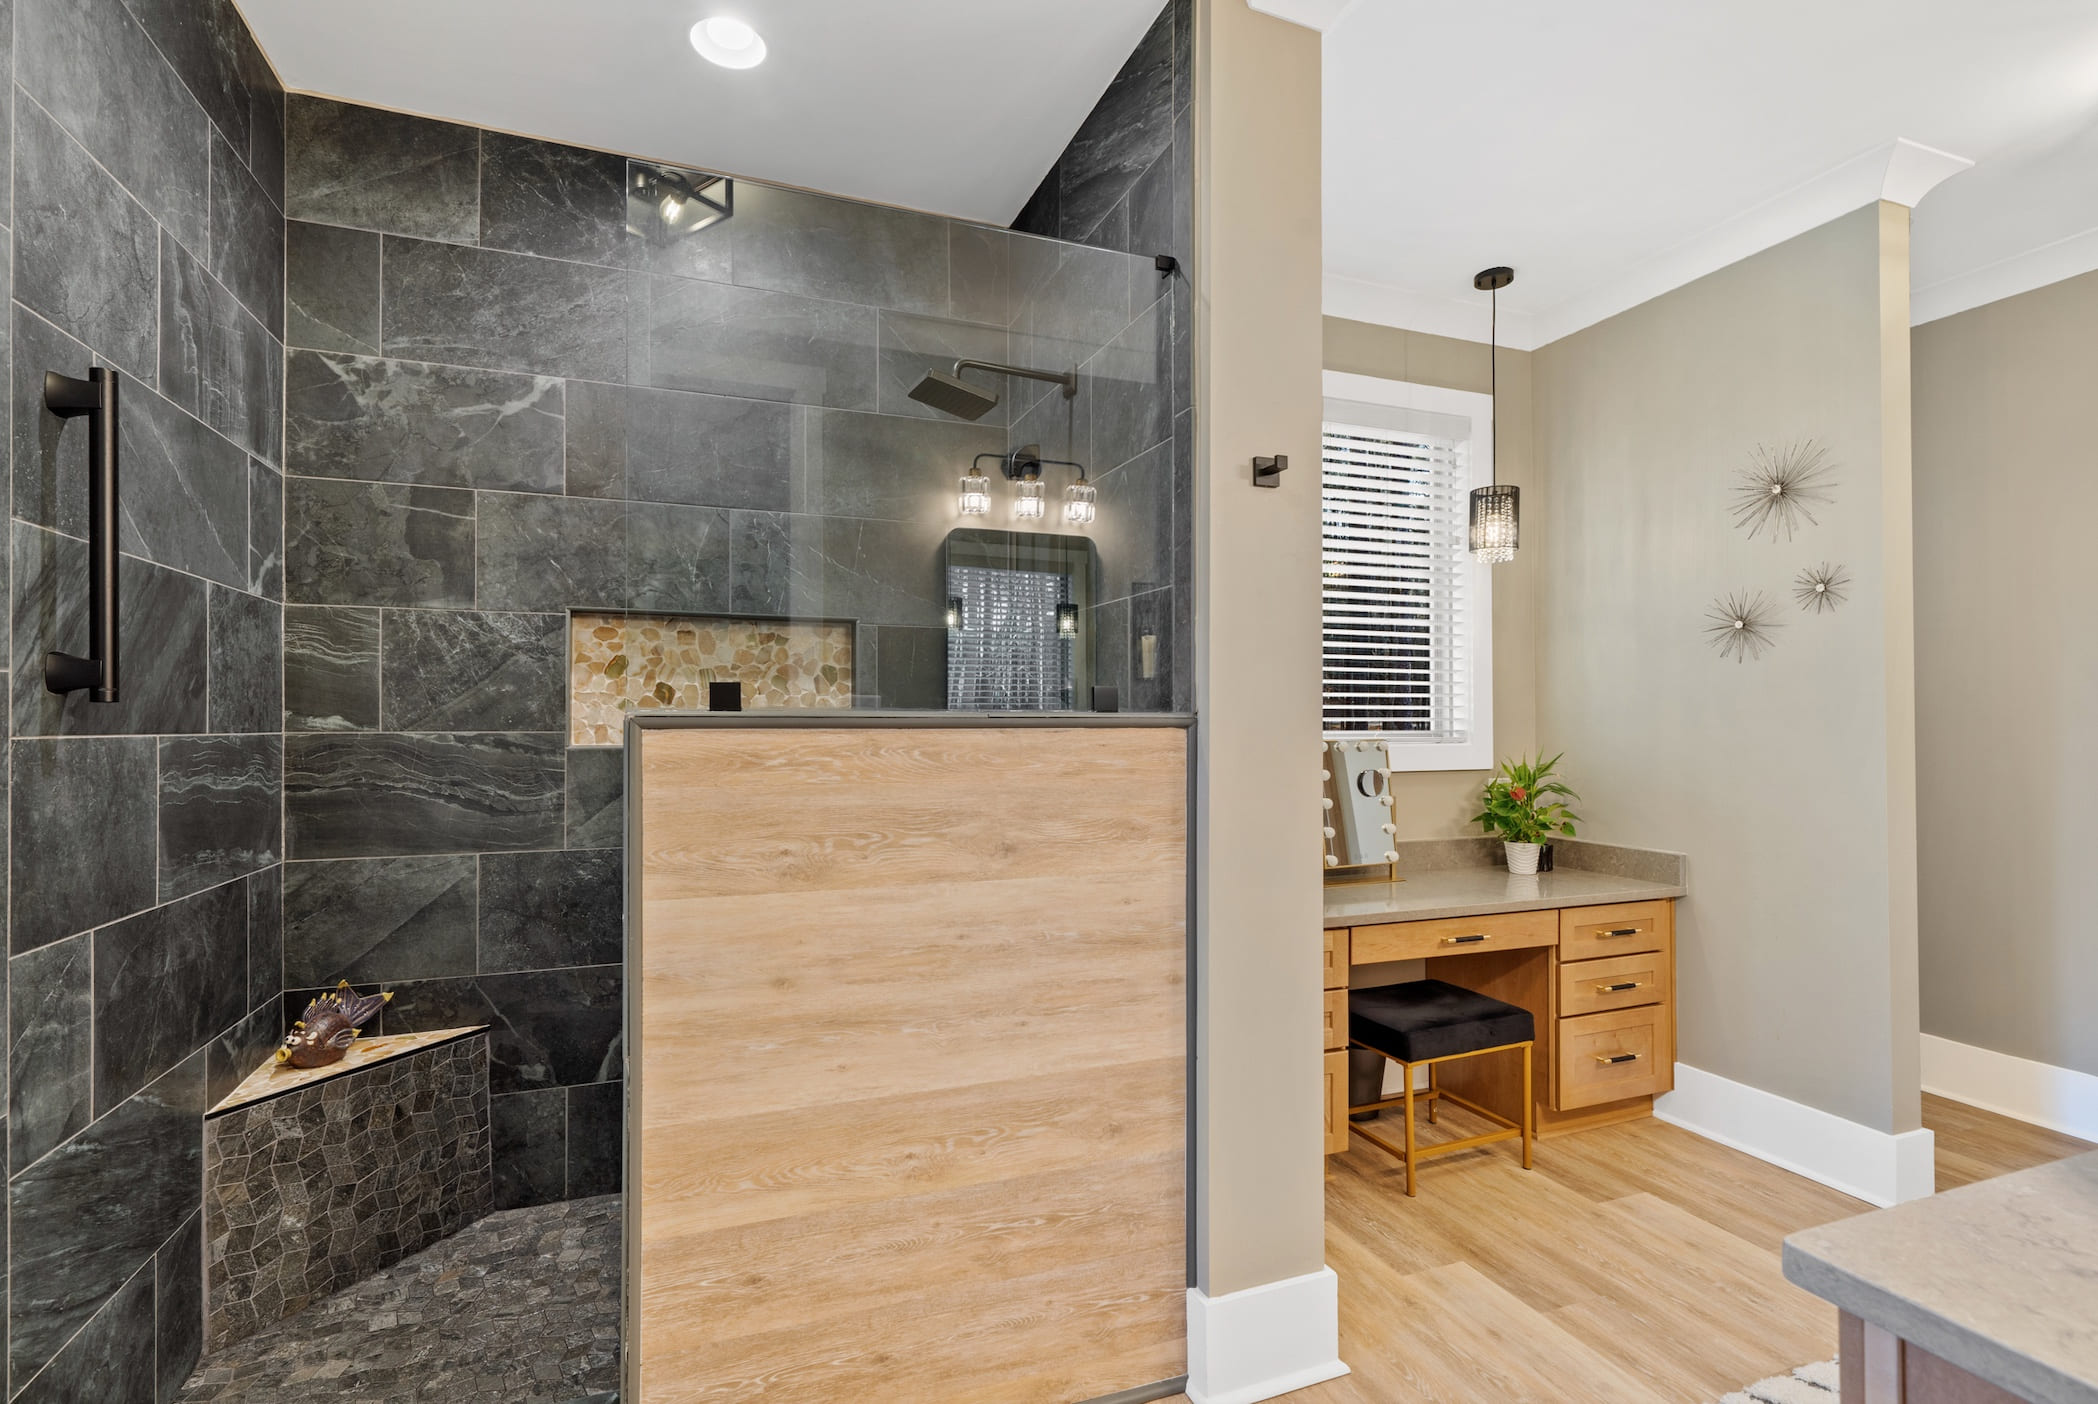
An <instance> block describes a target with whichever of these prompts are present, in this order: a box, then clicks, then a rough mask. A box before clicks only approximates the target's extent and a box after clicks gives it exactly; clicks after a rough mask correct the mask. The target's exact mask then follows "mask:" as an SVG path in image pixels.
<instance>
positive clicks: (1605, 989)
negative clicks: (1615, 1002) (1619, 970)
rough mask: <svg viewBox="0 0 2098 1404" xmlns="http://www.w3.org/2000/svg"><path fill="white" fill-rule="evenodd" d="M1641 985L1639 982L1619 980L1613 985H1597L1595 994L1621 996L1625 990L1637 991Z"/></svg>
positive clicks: (1641, 982)
mask: <svg viewBox="0 0 2098 1404" xmlns="http://www.w3.org/2000/svg"><path fill="white" fill-rule="evenodd" d="M1643 983H1644V982H1643V981H1640V980H1619V981H1618V982H1617V983H1616V984H1614V985H1597V986H1596V987H1595V992H1596V993H1597V994H1623V993H1624V992H1625V991H1626V990H1636V989H1638V988H1639V987H1640V985H1641V984H1643Z"/></svg>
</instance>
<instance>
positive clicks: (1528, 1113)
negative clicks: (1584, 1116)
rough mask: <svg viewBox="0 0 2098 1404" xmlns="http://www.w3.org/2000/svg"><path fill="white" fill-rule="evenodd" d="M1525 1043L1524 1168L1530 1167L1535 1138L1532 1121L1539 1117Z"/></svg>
mask: <svg viewBox="0 0 2098 1404" xmlns="http://www.w3.org/2000/svg"><path fill="white" fill-rule="evenodd" d="M1532 1046H1533V1045H1531V1044H1528V1043H1525V1044H1524V1045H1523V1169H1525V1170H1527V1169H1529V1168H1530V1142H1531V1141H1532V1140H1533V1139H1534V1133H1533V1132H1532V1130H1531V1123H1532V1122H1534V1121H1535V1120H1536V1119H1537V1098H1536V1097H1535V1096H1534V1095H1533V1094H1532V1093H1531V1091H1530V1049H1531V1048H1532Z"/></svg>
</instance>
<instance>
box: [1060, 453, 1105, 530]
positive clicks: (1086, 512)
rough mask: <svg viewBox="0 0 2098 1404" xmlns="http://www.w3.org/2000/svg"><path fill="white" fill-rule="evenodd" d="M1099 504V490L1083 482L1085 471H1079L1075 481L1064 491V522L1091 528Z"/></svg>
mask: <svg viewBox="0 0 2098 1404" xmlns="http://www.w3.org/2000/svg"><path fill="white" fill-rule="evenodd" d="M1099 504H1100V489H1098V488H1096V487H1094V486H1093V485H1092V484H1091V483H1089V482H1087V481H1086V480H1085V469H1083V468H1081V469H1079V470H1078V478H1077V480H1076V481H1074V482H1073V483H1072V484H1071V485H1070V486H1069V487H1067V488H1065V489H1064V520H1065V521H1066V522H1068V523H1070V524H1071V525H1072V526H1078V527H1082V526H1091V525H1092V524H1093V516H1094V514H1095V513H1096V512H1097V511H1098V510H1099Z"/></svg>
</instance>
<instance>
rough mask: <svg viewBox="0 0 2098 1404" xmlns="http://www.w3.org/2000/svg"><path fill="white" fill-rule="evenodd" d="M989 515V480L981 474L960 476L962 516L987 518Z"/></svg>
mask: <svg viewBox="0 0 2098 1404" xmlns="http://www.w3.org/2000/svg"><path fill="white" fill-rule="evenodd" d="M990 514H991V480H990V479H989V478H986V477H985V476H984V475H983V474H981V473H964V474H962V515H963V516H965V517H987V516H989V515H990Z"/></svg>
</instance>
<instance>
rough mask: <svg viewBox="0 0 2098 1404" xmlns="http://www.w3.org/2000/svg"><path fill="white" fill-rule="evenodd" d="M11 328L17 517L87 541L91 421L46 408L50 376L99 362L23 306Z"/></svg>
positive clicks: (82, 369) (77, 373)
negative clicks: (62, 416) (64, 416)
mask: <svg viewBox="0 0 2098 1404" xmlns="http://www.w3.org/2000/svg"><path fill="white" fill-rule="evenodd" d="M0 106H5V104H0ZM11 327H12V331H13V340H12V341H11V342H10V349H11V352H12V356H11V360H12V362H13V364H12V366H11V368H10V375H9V386H8V388H9V401H10V410H11V413H12V417H13V421H14V424H13V443H14V514H15V516H17V517H19V518H20V519H22V520H23V521H25V522H34V523H36V524H37V525H38V526H47V527H53V528H55V529H57V530H59V531H63V532H65V533H66V534H68V535H70V536H79V537H85V536H86V535H87V474H86V472H85V471H83V466H82V465H84V464H85V463H86V462H87V430H88V424H87V420H86V418H85V417H81V418H74V419H60V418H59V417H58V416H57V415H54V414H52V413H50V412H49V411H48V410H46V409H45V408H44V373H45V372H46V371H57V372H59V373H60V374H61V375H71V376H85V375H86V374H87V372H88V368H89V367H90V366H93V365H95V364H97V358H96V357H95V355H94V353H92V352H91V351H89V350H88V349H87V348H86V347H85V346H82V345H81V344H80V343H79V342H78V341H75V340H74V339H73V338H72V337H70V336H68V335H67V334H66V333H65V332H62V331H60V330H59V329H58V328H57V327H55V326H53V325H51V323H49V322H47V321H45V320H44V319H43V318H42V317H39V316H38V315H36V313H34V312H31V311H30V310H28V309H27V308H26V307H24V306H23V305H22V304H21V303H20V302H17V303H15V305H14V316H13V319H12V322H11ZM119 393H122V392H121V391H119ZM119 447H120V448H121V445H120V446H119Z"/></svg>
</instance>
